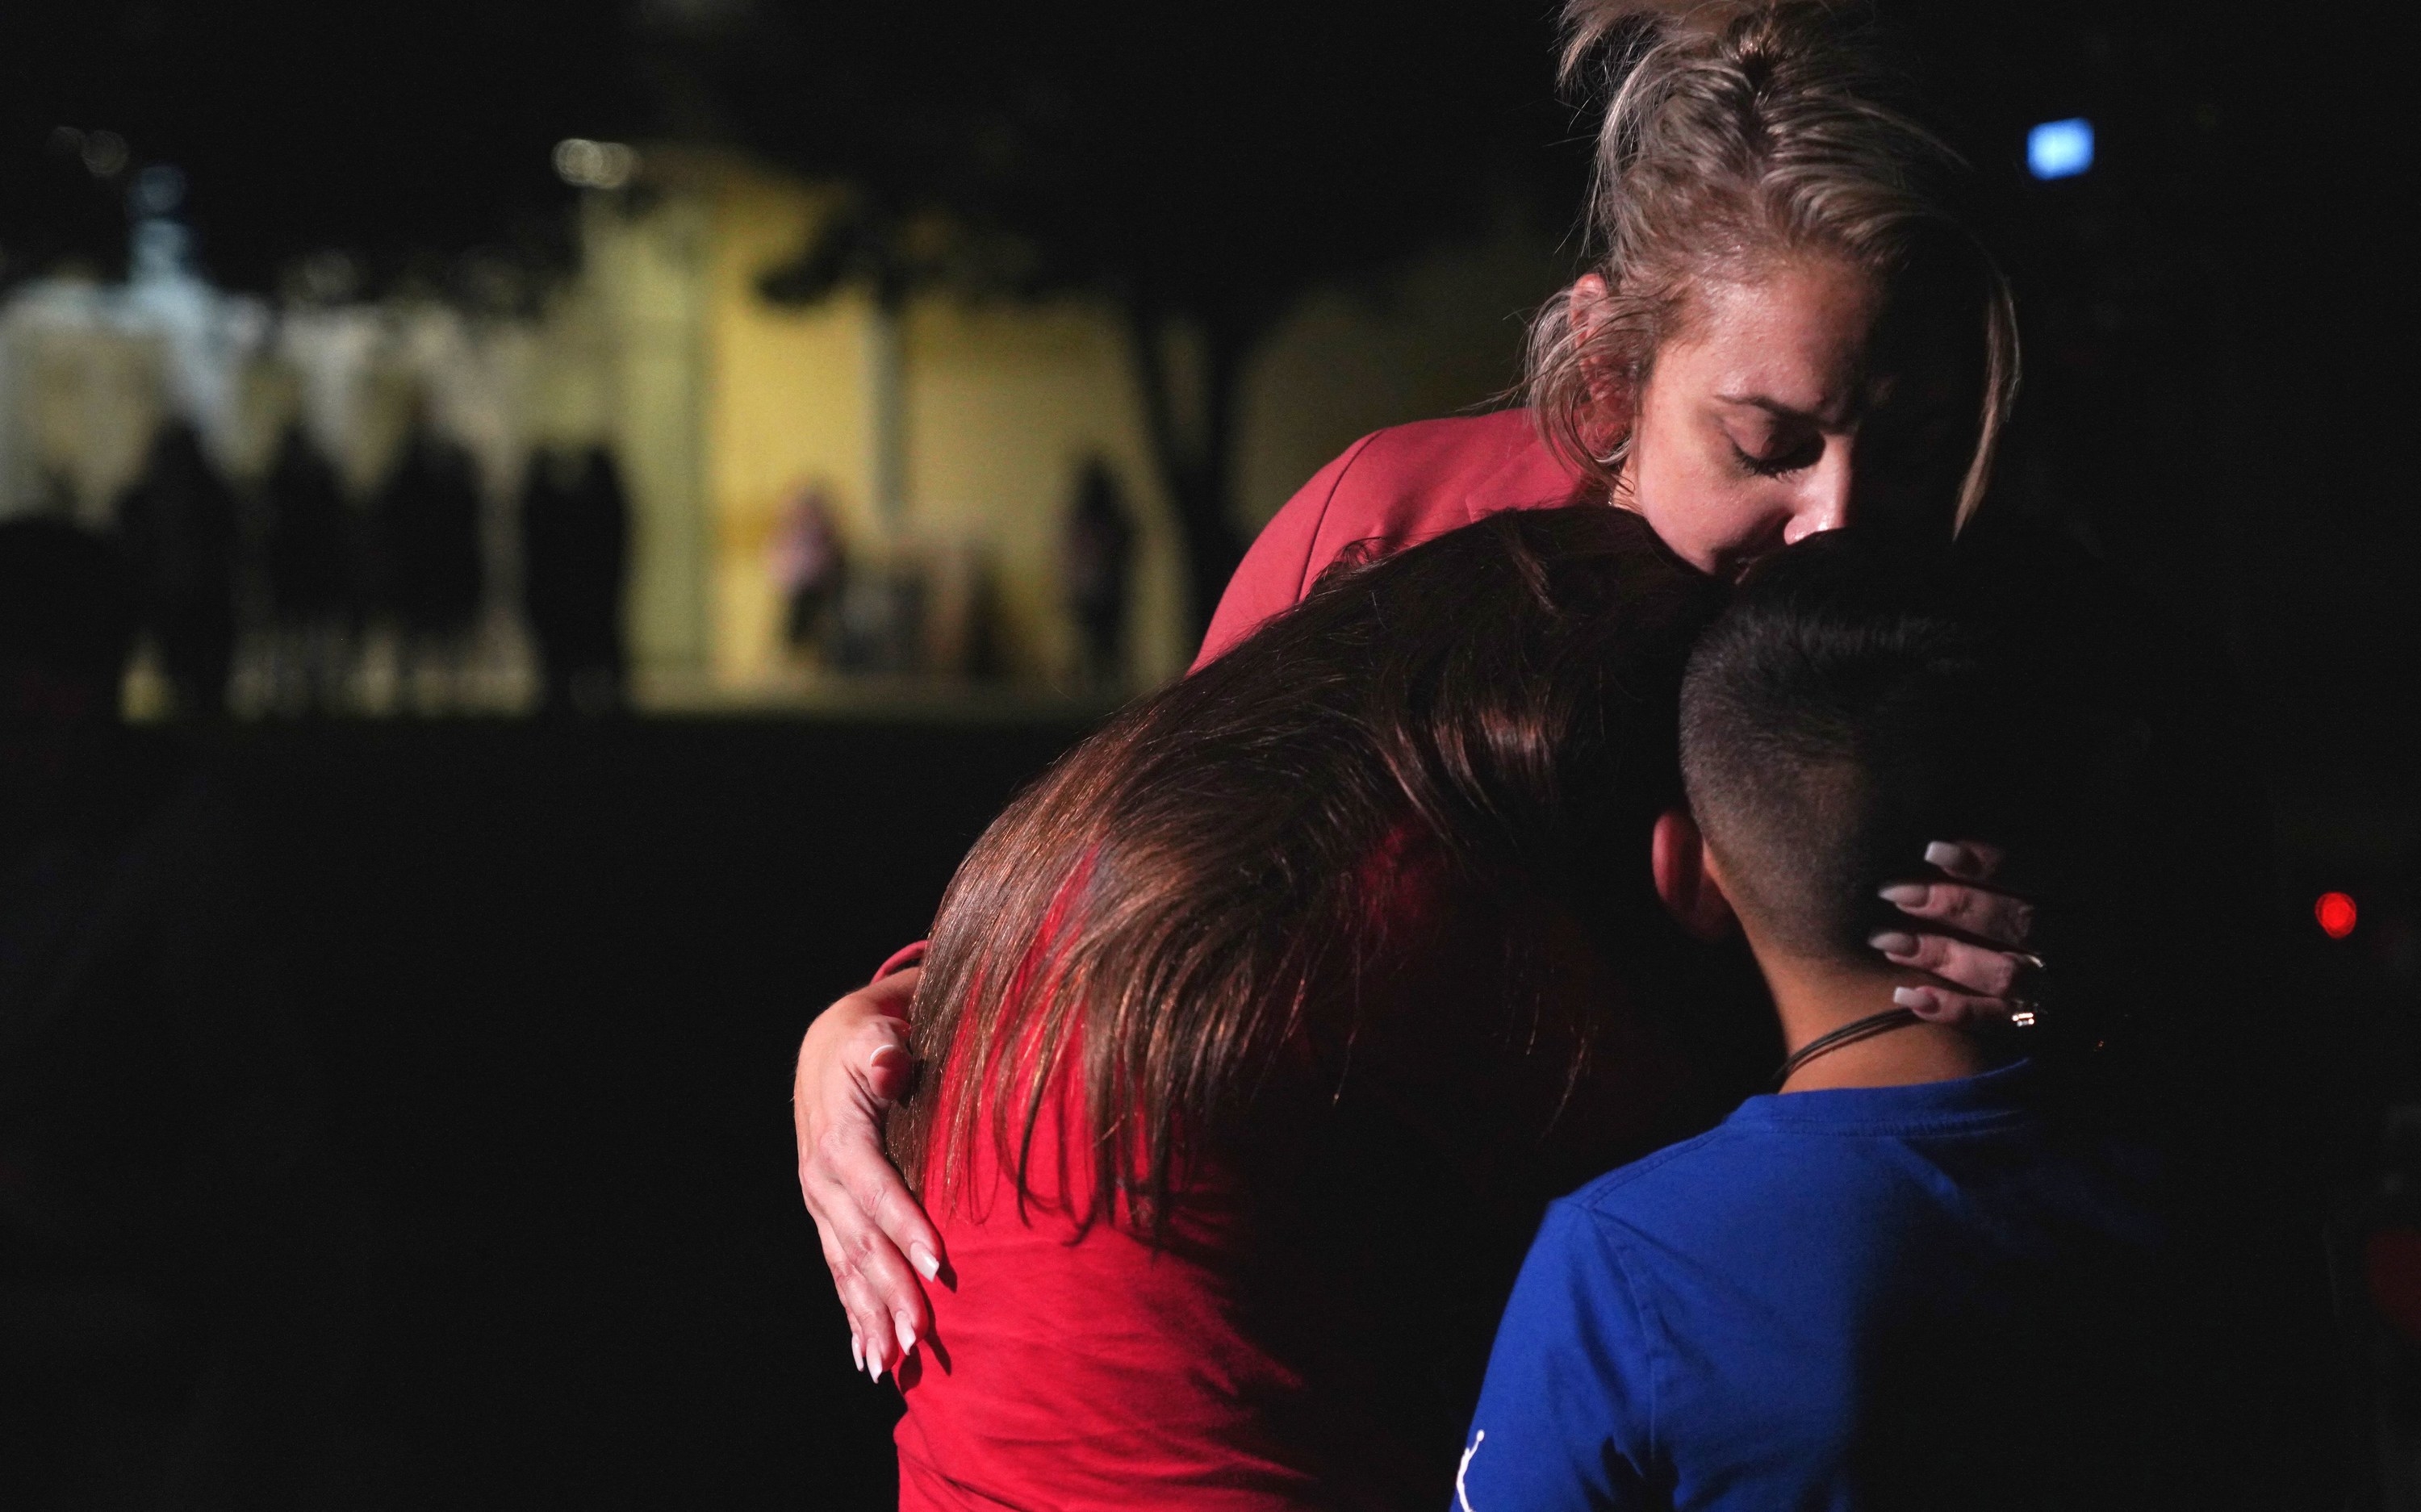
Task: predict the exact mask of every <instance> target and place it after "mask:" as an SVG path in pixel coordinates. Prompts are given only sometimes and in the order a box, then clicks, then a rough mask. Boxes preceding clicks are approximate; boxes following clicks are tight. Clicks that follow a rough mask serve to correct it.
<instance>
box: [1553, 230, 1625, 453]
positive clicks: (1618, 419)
mask: <svg viewBox="0 0 2421 1512" xmlns="http://www.w3.org/2000/svg"><path fill="white" fill-rule="evenodd" d="M1612 298H1613V295H1612V292H1611V291H1610V290H1609V289H1608V288H1606V285H1605V277H1604V275H1603V274H1601V273H1583V274H1581V275H1580V277H1578V278H1576V279H1574V280H1573V281H1572V287H1571V288H1569V289H1567V290H1565V292H1564V318H1565V320H1566V321H1567V322H1568V324H1569V325H1570V330H1571V334H1572V337H1571V339H1572V345H1573V347H1574V348H1575V349H1576V350H1577V351H1579V352H1581V353H1582V354H1583V355H1582V357H1581V372H1582V374H1583V375H1584V377H1585V380H1586V382H1587V383H1588V396H1589V407H1590V409H1591V410H1593V411H1594V412H1595V413H1594V415H1593V416H1592V418H1591V421H1590V425H1589V427H1588V429H1587V432H1586V436H1585V439H1586V440H1587V443H1588V445H1589V447H1590V449H1591V450H1593V451H1594V450H1598V449H1600V448H1601V447H1610V446H1612V445H1613V444H1616V443H1617V442H1619V441H1620V440H1621V438H1622V436H1623V435H1624V433H1625V432H1627V431H1628V430H1629V429H1631V419H1632V415H1631V409H1632V399H1633V398H1634V397H1635V396H1634V395H1633V394H1632V392H1631V389H1632V385H1631V382H1630V374H1629V373H1628V372H1627V371H1626V370H1625V369H1623V368H1622V367H1620V366H1617V365H1616V364H1614V363H1611V362H1610V361H1608V360H1607V358H1606V357H1605V356H1604V354H1602V353H1597V354H1595V355H1591V354H1590V353H1591V351H1592V349H1593V348H1594V346H1595V344H1596V342H1597V339H1598V337H1599V335H1601V333H1602V332H1603V331H1604V329H1605V323H1606V320H1607V315H1608V311H1607V308H1606V306H1607V304H1609V302H1610V301H1611V300H1612Z"/></svg>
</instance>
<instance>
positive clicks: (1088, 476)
mask: <svg viewBox="0 0 2421 1512" xmlns="http://www.w3.org/2000/svg"><path fill="white" fill-rule="evenodd" d="M1134 542H1135V530H1134V522H1133V521H1132V518H1131V517H1130V515H1129V513H1128V510H1127V504H1126V491H1125V490H1123V489H1121V488H1120V487H1119V486H1118V479H1117V474H1115V473H1113V472H1112V471H1110V465H1109V463H1108V462H1107V461H1105V460H1102V459H1101V458H1099V457H1096V458H1094V459H1092V460H1090V461H1087V462H1086V464H1085V471H1084V475H1083V477H1082V479H1081V480H1080V481H1079V482H1078V483H1077V485H1076V503H1075V507H1073V508H1072V509H1070V511H1069V514H1068V534H1067V538H1066V541H1065V545H1064V553H1065V554H1064V558H1063V560H1064V564H1065V566H1064V570H1065V571H1066V573H1067V589H1068V607H1069V611H1070V613H1071V614H1073V615H1074V616H1075V618H1076V631H1077V640H1078V650H1079V656H1080V661H1079V663H1078V665H1079V671H1080V676H1081V677H1082V678H1083V679H1084V682H1085V684H1086V686H1087V687H1090V688H1115V687H1117V686H1118V685H1119V684H1120V683H1122V682H1123V681H1125V679H1126V633H1127V610H1128V605H1129V603H1130V601H1131V600H1132V597H1133V585H1134Z"/></svg>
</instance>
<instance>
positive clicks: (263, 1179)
mask: <svg viewBox="0 0 2421 1512" xmlns="http://www.w3.org/2000/svg"><path fill="white" fill-rule="evenodd" d="M126 578H127V575H126V574H122V573H121V570H120V568H119V564H117V562H116V561H115V560H113V558H112V556H111V554H110V553H109V551H108V550H107V548H106V547H105V546H104V545H103V544H102V542H100V541H99V540H97V539H95V538H92V537H89V536H87V535H86V534H85V533H83V532H81V531H79V530H77V529H76V528H74V527H73V526H70V525H68V524H66V523H64V522H57V521H48V520H35V521H19V522H9V523H6V524H0V1506H7V1507H9V1508H11V1509H19V1508H25V1509H37V1508H49V1507H76V1508H85V1507H96V1506H110V1507H115V1506H160V1505H171V1504H174V1505H179V1506H194V1507H278V1506H283V1505H289V1504H293V1503H294V1500H295V1495H296V1493H297V1490H298V1487H299V1483H300V1481H301V1479H302V1477H304V1476H305V1474H306V1473H309V1472H308V1471H307V1470H306V1468H305V1467H306V1466H311V1465H315V1464H316V1465H325V1466H328V1467H330V1468H333V1467H334V1466H335V1463H336V1461H335V1460H334V1459H333V1458H331V1457H328V1456H327V1453H326V1448H327V1433H326V1429H327V1426H328V1425H329V1423H330V1422H331V1417H330V1412H331V1409H332V1407H333V1404H334V1403H335V1402H336V1400H337V1398H338V1395H339V1394H338V1393H337V1392H336V1390H335V1386H336V1383H337V1382H338V1380H340V1375H341V1371H342V1369H343V1360H342V1355H343V1351H344V1348H346V1344H345V1341H346V1340H347V1339H348V1338H349V1337H350V1330H349V1327H348V1326H347V1323H346V1319H348V1318H350V1317H354V1316H357V1315H356V1314H355V1312H354V1310H353V1304H352V1303H351V1302H350V1301H348V1300H347V1299H348V1297H349V1296H350V1295H351V1287H352V1286H354V1285H355V1282H354V1281H353V1280H352V1279H351V1278H353V1277H355V1276H357V1274H358V1271H357V1270H356V1269H355V1268H354V1267H353V1266H352V1265H351V1264H350V1263H349V1261H348V1258H347V1257H349V1256H350V1257H353V1258H358V1257H359V1256H360V1255H361V1253H362V1252H361V1249H360V1246H359V1245H358V1243H357V1242H349V1241H348V1240H347V1239H345V1238H344V1237H343V1236H344V1235H346V1234H348V1233H349V1232H352V1229H351V1225H350V1224H348V1222H347V1221H346V1220H347V1218H348V1215H349V1214H353V1213H354V1212H355V1210H354V1209H352V1208H351V1206H350V1204H349V1202H348V1200H347V1198H346V1197H345V1195H344V1191H345V1189H344V1186H343V1183H342V1182H341V1181H339V1180H338V1179H336V1177H335V1176H334V1175H333V1173H332V1171H331V1170H330V1168H329V1167H328V1166H327V1165H326V1164H325V1163H324V1162H323V1161H321V1160H320V1153H319V1150H320V1146H319V1144H318V1141H317V1139H316V1137H315V1123H316V1115H315V1112H314V1099H313V1096H312V1088H313V1079H312V1078H311V1077H310V1075H309V1074H308V1073H307V1069H306V1062H307V1057H304V1056H301V1055H300V1054H299V1053H298V1052H297V1047H296V1036H295V1035H294V1034H293V1033H292V1031H291V1029H290V1028H289V1026H288V1025H286V1024H284V1023H282V1022H280V1021H279V1019H278V1014H277V1006H276V1005H277V1002H278V995H277V994H276V993H275V992H274V991H273V980H274V975H273V972H272V970H271V969H270V966H269V959H270V958H269V955H268V952H267V951H266V950H265V949H264V948H263V945H262V941H261V937H260V936H259V934H258V931H257V929H256V927H255V924H254V918H253V913H252V909H251V906H250V902H249V899H250V896H251V888H250V886H249V881H248V879H249V867H248V865H246V862H245V859H244V847H243V845H242V835H241V833H240V826H239V825H237V824H236V823H235V822H234V820H233V817H232V813H231V811H230V810H229V809H228V807H227V806H226V804H225V803H223V802H222V801H221V800H220V799H219V797H218V796H217V793H216V790H215V788H214V787H213V786H212V785H211V783H209V782H208V781H207V780H205V779H203V778H202V777H200V776H199V775H198V774H197V773H196V772H195V770H194V769H193V766H192V764H191V763H190V761H189V760H188V759H187V758H186V757H185V756H183V755H182V754H181V752H180V750H179V749H177V748H176V747H175V746H174V745H172V744H171V743H169V742H164V741H162V740H158V739H156V738H154V739H149V740H138V739H137V738H136V737H135V736H134V735H133V733H132V732H130V731H128V730H126V729H125V728H124V727H123V726H122V725H120V724H119V722H118V719H117V689H118V685H119V681H120V679H121V678H122V677H123V676H124V671H125V665H126V661H127V653H128V648H129V647H130V644H131V641H132V636H133V615H132V613H131V605H130V602H129V600H130V597H131V595H130V594H129V593H128V592H127V591H126V590H127V588H128V583H127V581H126Z"/></svg>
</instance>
